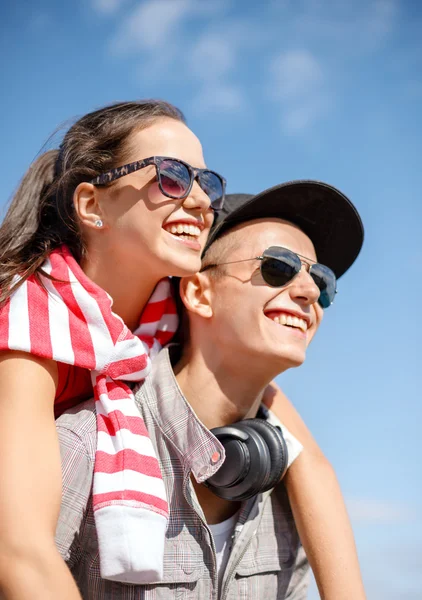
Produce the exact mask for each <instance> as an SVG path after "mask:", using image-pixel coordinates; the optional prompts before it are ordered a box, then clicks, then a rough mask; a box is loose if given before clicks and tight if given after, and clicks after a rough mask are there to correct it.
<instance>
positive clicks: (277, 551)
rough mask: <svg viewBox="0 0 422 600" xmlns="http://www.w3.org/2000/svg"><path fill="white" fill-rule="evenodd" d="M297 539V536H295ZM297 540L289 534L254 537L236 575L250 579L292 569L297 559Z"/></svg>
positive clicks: (256, 535) (259, 534)
mask: <svg viewBox="0 0 422 600" xmlns="http://www.w3.org/2000/svg"><path fill="white" fill-rule="evenodd" d="M293 537H295V536H293ZM296 553H297V540H296V539H294V540H293V539H292V536H291V535H289V534H288V533H279V534H278V535H277V536H276V535H275V533H271V534H268V533H267V534H263V533H257V534H255V535H253V537H252V540H251V542H250V543H249V545H248V548H247V550H246V552H245V554H244V555H243V557H242V559H241V561H240V563H239V565H238V566H237V568H236V575H237V576H239V577H249V576H251V575H259V574H261V573H269V572H274V571H282V570H286V569H290V568H291V567H292V566H293V564H294V562H295V558H296Z"/></svg>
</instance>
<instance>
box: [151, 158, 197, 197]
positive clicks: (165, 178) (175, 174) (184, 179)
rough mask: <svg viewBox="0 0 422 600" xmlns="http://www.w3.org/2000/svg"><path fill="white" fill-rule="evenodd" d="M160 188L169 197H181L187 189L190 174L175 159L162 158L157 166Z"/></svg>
mask: <svg viewBox="0 0 422 600" xmlns="http://www.w3.org/2000/svg"><path fill="white" fill-rule="evenodd" d="M158 177H159V180H160V184H161V189H162V191H163V192H164V194H165V195H166V196H170V198H183V197H185V196H186V194H187V191H188V190H189V186H190V182H191V175H190V173H189V170H188V168H187V167H186V166H185V165H184V164H183V163H181V162H178V161H177V160H171V159H166V160H163V161H162V162H161V163H160V164H159V167H158Z"/></svg>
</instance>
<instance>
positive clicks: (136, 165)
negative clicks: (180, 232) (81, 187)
mask: <svg viewBox="0 0 422 600" xmlns="http://www.w3.org/2000/svg"><path fill="white" fill-rule="evenodd" d="M165 160H171V161H174V162H177V163H180V164H182V165H183V166H184V167H186V169H187V170H188V173H189V175H190V183H189V187H188V189H187V191H186V193H184V194H183V195H182V196H174V195H172V194H169V193H167V192H165V191H164V189H163V186H162V184H161V174H160V165H161V163H162V162H164V161H165ZM151 165H154V166H155V172H156V177H157V181H158V185H159V188H160V190H161V193H162V194H163V195H164V196H166V197H167V198H172V199H174V200H183V199H184V198H187V197H188V196H189V194H190V192H191V190H192V186H193V183H194V181H195V180H197V181H198V185H200V183H199V179H198V178H199V177H200V175H201V174H202V173H211V174H212V175H215V176H216V177H217V178H218V179H219V180H220V181H221V189H222V195H221V197H219V198H218V200H219V202H217V201H216V200H215V201H214V202H212V201H211V198H210V201H211V208H212V209H213V210H221V209H222V208H223V204H224V197H225V193H226V180H225V179H224V177H222V176H221V175H219V174H218V173H216V172H215V171H211V170H210V169H196V168H195V167H192V166H191V165H190V164H188V163H186V162H185V161H183V160H180V158H173V157H171V156H150V157H149V158H144V159H142V160H136V161H135V162H131V163H128V164H126V165H123V166H122V167H116V168H115V169H110V171H106V172H105V173H101V175H97V177H94V179H91V181H89V183H92V185H107V184H109V183H112V182H113V181H116V179H120V177H125V175H129V174H130V173H135V171H139V170H141V169H143V168H144V167H149V166H151ZM201 189H202V187H201ZM202 191H203V192H204V193H206V192H205V190H202ZM207 195H208V194H207ZM215 204H218V206H215Z"/></svg>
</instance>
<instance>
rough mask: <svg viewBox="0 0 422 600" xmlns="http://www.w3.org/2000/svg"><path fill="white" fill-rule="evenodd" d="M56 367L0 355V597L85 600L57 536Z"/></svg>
mask: <svg viewBox="0 0 422 600" xmlns="http://www.w3.org/2000/svg"><path fill="white" fill-rule="evenodd" d="M56 386H57V364H56V363H54V362H53V361H47V360H42V359H38V358H35V357H33V356H31V355H29V354H25V353H21V352H2V353H0V474H1V486H0V592H1V593H0V597H1V598H3V599H4V600H28V599H29V598H30V599H31V600H57V599H58V598H60V599H61V600H80V598H81V597H80V594H79V592H78V589H77V586H76V584H75V582H74V580H73V577H72V575H71V573H70V571H69V570H68V568H67V566H66V564H65V562H64V561H63V559H62V558H61V557H60V554H59V553H58V551H57V549H56V546H55V543H54V534H55V529H56V523H57V518H58V514H59V510H60V501H61V465H60V451H59V446H58V441H57V434H56V427H55V421H54V412H53V404H54V398H55V393H56Z"/></svg>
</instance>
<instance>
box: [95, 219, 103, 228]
mask: <svg viewBox="0 0 422 600" xmlns="http://www.w3.org/2000/svg"><path fill="white" fill-rule="evenodd" d="M102 226H103V222H102V221H101V219H97V220H96V221H95V227H102Z"/></svg>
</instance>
